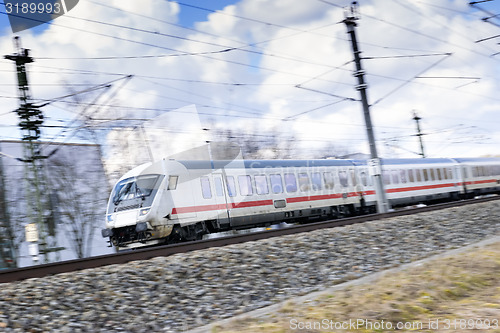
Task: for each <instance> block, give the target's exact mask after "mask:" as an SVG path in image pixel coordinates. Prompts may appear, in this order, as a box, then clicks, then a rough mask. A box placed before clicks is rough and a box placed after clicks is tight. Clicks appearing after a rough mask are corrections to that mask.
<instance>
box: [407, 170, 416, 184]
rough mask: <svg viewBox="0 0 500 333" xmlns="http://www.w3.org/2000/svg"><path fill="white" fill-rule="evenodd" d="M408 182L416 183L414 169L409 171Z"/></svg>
mask: <svg viewBox="0 0 500 333" xmlns="http://www.w3.org/2000/svg"><path fill="white" fill-rule="evenodd" d="M408 181H409V182H410V183H414V182H415V174H414V171H413V169H409V170H408Z"/></svg>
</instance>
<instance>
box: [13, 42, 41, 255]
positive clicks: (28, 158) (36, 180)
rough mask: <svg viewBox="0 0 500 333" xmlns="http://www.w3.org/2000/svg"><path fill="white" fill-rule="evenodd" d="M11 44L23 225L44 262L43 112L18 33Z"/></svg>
mask: <svg viewBox="0 0 500 333" xmlns="http://www.w3.org/2000/svg"><path fill="white" fill-rule="evenodd" d="M14 46H15V48H16V50H17V53H15V54H13V55H6V56H5V59H8V60H12V61H14V62H15V64H16V69H17V81H18V88H19V100H20V106H19V109H17V110H16V113H17V114H18V116H19V118H20V122H19V126H20V127H21V130H22V133H23V137H22V140H23V146H24V158H23V159H20V160H21V161H22V162H24V163H25V178H26V182H27V186H26V187H27V195H26V213H27V216H28V221H29V222H30V223H29V224H28V225H27V226H26V240H27V241H28V242H30V245H29V250H30V255H31V256H32V259H33V261H35V262H37V261H38V253H41V254H43V255H44V259H45V262H48V261H49V260H48V252H49V248H48V246H47V235H48V234H47V232H46V230H47V227H49V226H47V225H46V222H47V217H48V214H46V213H47V212H46V207H45V205H44V200H43V197H42V193H45V194H46V193H47V192H44V191H42V188H43V182H42V179H43V172H42V166H43V165H42V160H43V159H44V158H46V157H45V156H42V155H41V152H40V145H39V141H38V140H39V139H40V134H41V133H40V126H41V125H42V123H43V114H42V111H41V110H40V107H39V106H35V105H33V103H32V98H31V95H30V90H29V85H28V77H27V75H26V64H29V63H32V62H33V58H32V57H30V56H29V50H28V49H23V48H21V41H20V40H19V37H15V38H14Z"/></svg>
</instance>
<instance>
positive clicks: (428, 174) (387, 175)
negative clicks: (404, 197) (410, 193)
mask: <svg viewBox="0 0 500 333" xmlns="http://www.w3.org/2000/svg"><path fill="white" fill-rule="evenodd" d="M382 179H383V180H384V184H385V185H389V184H399V183H403V184H405V183H415V182H422V181H424V182H427V181H432V180H447V179H453V173H452V171H451V168H431V169H408V170H406V169H392V170H383V171H382Z"/></svg>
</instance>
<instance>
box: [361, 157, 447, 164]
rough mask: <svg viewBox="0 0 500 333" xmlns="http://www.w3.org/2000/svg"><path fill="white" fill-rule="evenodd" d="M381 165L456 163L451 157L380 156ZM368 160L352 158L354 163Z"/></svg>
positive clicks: (362, 162)
mask: <svg viewBox="0 0 500 333" xmlns="http://www.w3.org/2000/svg"><path fill="white" fill-rule="evenodd" d="M380 161H381V163H382V165H404V164H446V163H456V162H455V160H454V159H451V158H382V159H380ZM367 162H368V160H353V163H354V165H367Z"/></svg>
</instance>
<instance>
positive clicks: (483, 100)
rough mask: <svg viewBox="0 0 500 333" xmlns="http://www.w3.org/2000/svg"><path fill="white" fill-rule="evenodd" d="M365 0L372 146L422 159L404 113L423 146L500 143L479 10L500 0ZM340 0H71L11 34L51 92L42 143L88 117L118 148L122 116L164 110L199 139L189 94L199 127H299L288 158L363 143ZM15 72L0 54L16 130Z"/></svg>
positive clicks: (1, 31) (40, 91)
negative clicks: (474, 1) (49, 17)
mask: <svg viewBox="0 0 500 333" xmlns="http://www.w3.org/2000/svg"><path fill="white" fill-rule="evenodd" d="M358 3H359V11H358V12H357V16H358V17H359V20H358V21H357V27H356V33H357V37H358V41H359V47H360V50H361V51H362V53H361V56H362V58H363V59H362V65H363V68H364V70H365V72H366V76H365V80H366V82H367V84H368V91H367V92H368V100H369V103H370V105H371V107H370V110H371V115H372V121H373V124H374V127H375V137H376V139H377V148H378V150H379V155H380V156H381V157H386V158H403V157H419V155H418V152H419V144H418V138H417V136H416V135H415V134H416V124H415V121H414V120H413V112H416V113H417V114H418V116H419V117H421V128H422V133H424V134H425V135H424V136H423V140H424V147H425V152H426V155H427V156H428V157H476V156H488V155H500V131H499V130H498V127H499V125H500V116H499V105H500V103H499V102H500V94H499V91H500V54H497V53H499V52H500V45H499V44H498V43H499V42H500V38H491V37H493V36H496V35H500V19H498V18H491V19H490V21H489V22H491V23H489V22H486V21H484V20H483V18H485V17H487V16H488V14H487V13H486V12H484V11H488V12H490V13H492V14H499V13H500V0H492V1H488V2H484V3H480V4H478V5H477V6H478V7H480V8H481V9H483V10H479V9H478V8H476V7H472V6H470V5H469V3H468V1H464V0H416V1H411V2H410V1H404V0H361V1H358ZM349 5H350V1H343V0H342V1H341V0H307V1H304V0H240V1H236V0H220V1H219V0H213V1H209V0H206V1H201V0H198V1H195V0H183V1H179V2H176V1H166V0H143V1H135V0H109V1H106V2H99V1H97V0H80V1H79V3H78V5H77V6H76V7H75V8H74V9H73V10H71V11H70V12H68V13H67V14H66V15H64V16H61V17H59V18H57V19H56V20H54V21H51V22H50V23H48V24H43V25H41V26H39V27H37V28H35V29H30V30H25V31H22V32H19V33H17V34H16V35H19V36H20V37H21V41H22V45H23V47H24V48H28V49H30V50H31V55H32V56H33V57H34V60H35V62H34V63H32V64H29V65H28V71H29V74H28V75H29V81H30V85H31V94H32V97H33V98H34V100H35V102H37V103H39V104H45V103H49V104H47V105H46V106H44V107H43V112H44V115H45V122H44V125H45V127H44V128H43V139H44V140H45V141H57V142H82V140H84V138H91V137H92V136H91V135H90V136H89V135H88V134H89V133H88V132H86V129H87V127H86V126H89V125H92V128H94V129H95V130H96V132H97V133H98V134H99V140H100V141H101V143H103V144H104V145H109V146H112V145H113V144H114V143H113V142H115V141H116V140H120V138H122V137H123V136H124V135H125V133H129V132H130V128H128V126H129V125H130V124H132V125H133V126H134V127H135V128H138V126H141V124H143V123H144V122H147V121H149V122H151V121H153V122H154V121H155V119H159V118H158V117H160V118H162V119H164V117H163V116H164V115H165V114H168V115H169V116H170V117H167V118H166V119H168V121H164V123H162V126H161V128H163V129H164V135H165V137H167V138H170V137H171V138H172V139H174V138H175V137H176V136H178V135H183V140H184V141H186V147H187V146H189V144H191V143H188V141H192V142H197V140H198V141H200V137H199V134H198V132H196V131H195V130H193V129H192V126H190V125H189V124H188V123H189V122H192V119H190V118H189V117H186V114H184V113H183V111H182V110H181V111H179V110H177V109H179V108H184V107H186V106H189V105H194V106H195V107H196V109H197V111H198V116H199V118H200V119H199V121H200V124H201V127H202V128H204V129H205V131H206V132H207V133H209V134H210V133H211V132H210V131H212V132H215V130H216V129H218V130H227V129H230V130H232V131H233V135H235V136H238V135H243V133H245V132H248V131H250V132H254V133H258V136H256V138H257V139H256V140H265V139H266V137H269V136H272V135H277V136H280V135H281V134H286V135H292V136H293V137H294V140H295V145H296V146H297V147H298V148H299V150H298V151H299V153H298V154H297V155H296V156H294V157H296V158H310V157H311V156H315V154H316V153H318V152H320V151H324V150H325V147H329V149H330V150H331V151H332V155H333V154H335V151H336V150H338V151H347V152H350V153H357V152H359V153H369V146H368V142H367V138H366V129H365V125H364V119H363V113H362V106H361V103H360V101H359V99H360V96H359V92H358V91H357V90H356V89H355V86H356V78H355V77H354V76H353V71H354V63H353V54H352V51H351V46H350V40H349V37H348V35H347V30H346V25H345V24H344V23H343V22H342V21H343V19H344V17H345V12H346V8H348V7H349ZM0 11H1V12H2V14H0V50H1V51H2V52H3V55H7V54H12V53H14V48H13V42H12V38H13V37H14V36H15V35H14V34H13V33H12V30H11V28H10V25H9V21H8V19H7V17H6V15H5V14H4V12H5V8H2V5H0ZM481 40H484V41H481ZM16 85H17V82H16V74H15V68H14V64H13V63H12V62H11V61H9V60H5V59H0V140H10V139H16V138H19V137H20V133H19V131H18V129H17V127H16V125H17V123H18V119H17V115H16V114H15V113H14V112H12V111H13V110H15V109H16V108H17V106H18V100H17V86H16ZM82 91H86V92H83V93H79V94H76V93H77V92H82ZM73 94H74V95H73ZM67 95H73V96H69V97H64V96H67ZM129 119H135V120H129ZM126 121H127V122H126ZM196 121H198V120H196ZM156 125H158V124H156ZM157 127H158V126H157ZM94 133H95V132H94ZM134 133H135V132H134ZM209 134H208V135H209ZM134 135H135V136H136V137H135V139H136V141H137V142H140V139H139V138H138V137H137V135H136V134H134ZM134 135H133V136H132V139H134ZM129 139H130V137H129Z"/></svg>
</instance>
